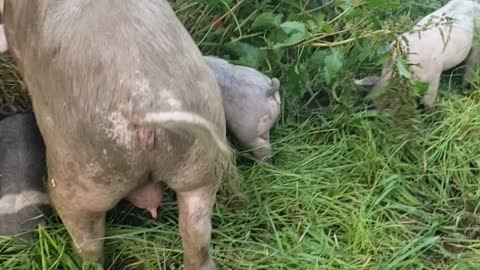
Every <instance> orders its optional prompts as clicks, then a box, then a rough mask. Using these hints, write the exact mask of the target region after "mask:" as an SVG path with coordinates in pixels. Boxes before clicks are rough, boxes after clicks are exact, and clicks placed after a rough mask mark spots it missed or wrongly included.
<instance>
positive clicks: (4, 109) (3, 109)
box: [0, 104, 21, 119]
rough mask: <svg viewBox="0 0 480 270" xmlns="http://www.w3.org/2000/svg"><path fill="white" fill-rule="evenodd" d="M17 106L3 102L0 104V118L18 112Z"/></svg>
mask: <svg viewBox="0 0 480 270" xmlns="http://www.w3.org/2000/svg"><path fill="white" fill-rule="evenodd" d="M20 112H21V111H20V110H19V108H18V107H17V106H15V105H13V104H4V105H2V106H0V119H3V118H5V117H7V116H10V115H13V114H16V113H20Z"/></svg>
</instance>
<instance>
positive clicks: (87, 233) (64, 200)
mask: <svg viewBox="0 0 480 270" xmlns="http://www.w3.org/2000/svg"><path fill="white" fill-rule="evenodd" d="M50 164H52V163H50ZM54 164H55V165H54V166H49V173H48V175H49V181H48V192H49V196H50V200H51V202H52V205H53V207H54V209H55V210H56V212H57V214H58V215H59V216H60V219H61V220H62V222H63V224H64V225H65V227H66V229H67V231H68V233H69V234H70V236H71V239H72V242H73V247H74V249H75V251H76V252H77V253H78V254H79V255H80V256H81V257H82V258H83V259H84V260H87V261H90V262H95V263H99V264H103V259H104V258H103V242H104V241H103V238H104V235H105V213H106V211H107V210H108V208H109V207H108V206H107V205H110V204H111V202H110V201H107V200H109V199H107V197H108V196H106V194H107V193H105V194H103V196H102V195H101V194H99V193H101V192H98V191H96V190H94V188H93V187H92V186H91V185H89V186H87V185H86V184H85V182H83V183H82V182H80V179H79V177H78V176H77V175H75V173H74V172H72V173H70V172H69V171H68V170H64V169H60V166H61V165H60V164H63V163H54ZM67 164H68V163H67ZM59 165H60V166H59ZM52 167H53V168H52ZM62 167H63V166H62Z"/></svg>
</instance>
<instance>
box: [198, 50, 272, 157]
mask: <svg viewBox="0 0 480 270" xmlns="http://www.w3.org/2000/svg"><path fill="white" fill-rule="evenodd" d="M204 58H205V60H206V62H207V64H208V66H209V67H210V69H211V70H212V71H213V73H214V74H215V77H216V79H217V83H218V85H219V86H220V89H221V90H222V97H223V107H224V108H225V118H226V120H227V126H228V128H229V130H230V131H231V132H232V134H233V135H234V136H235V137H236V138H237V140H239V141H240V143H241V144H242V145H243V146H246V147H248V148H251V150H252V153H253V155H254V156H255V157H256V158H258V159H264V158H265V157H267V156H269V155H271V153H272V147H271V144H270V129H271V128H272V126H273V125H274V124H275V122H276V121H277V119H278V116H279V115H280V93H279V89H280V82H279V81H278V79H277V78H273V79H270V78H268V77H267V76H265V75H264V74H262V73H260V72H259V71H257V70H255V69H253V68H249V67H244V66H238V65H232V64H230V63H228V62H227V61H226V60H224V59H220V58H217V57H213V56H204Z"/></svg>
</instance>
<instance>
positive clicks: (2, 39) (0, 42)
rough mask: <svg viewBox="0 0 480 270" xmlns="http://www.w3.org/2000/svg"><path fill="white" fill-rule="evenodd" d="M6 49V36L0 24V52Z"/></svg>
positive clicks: (4, 51)
mask: <svg viewBox="0 0 480 270" xmlns="http://www.w3.org/2000/svg"><path fill="white" fill-rule="evenodd" d="M7 51H8V43H7V36H6V35H5V27H4V26H3V24H0V53H6V52H7Z"/></svg>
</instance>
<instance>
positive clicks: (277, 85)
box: [271, 78, 280, 91]
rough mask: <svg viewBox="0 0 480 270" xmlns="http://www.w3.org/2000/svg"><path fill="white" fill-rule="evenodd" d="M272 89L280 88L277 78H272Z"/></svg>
mask: <svg viewBox="0 0 480 270" xmlns="http://www.w3.org/2000/svg"><path fill="white" fill-rule="evenodd" d="M271 85H272V89H275V90H276V91H278V90H280V81H279V80H278V79H277V78H273V79H272V82H271Z"/></svg>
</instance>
